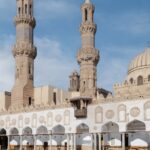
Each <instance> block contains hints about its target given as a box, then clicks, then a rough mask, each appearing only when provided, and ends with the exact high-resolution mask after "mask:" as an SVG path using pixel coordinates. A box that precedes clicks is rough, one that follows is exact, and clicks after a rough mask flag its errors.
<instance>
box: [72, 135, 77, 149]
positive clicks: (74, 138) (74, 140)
mask: <svg viewBox="0 0 150 150" xmlns="http://www.w3.org/2000/svg"><path fill="white" fill-rule="evenodd" d="M73 140H74V142H73V143H74V148H73V150H76V144H77V143H76V134H74V139H73Z"/></svg>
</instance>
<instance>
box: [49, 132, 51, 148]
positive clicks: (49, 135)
mask: <svg viewBox="0 0 150 150" xmlns="http://www.w3.org/2000/svg"><path fill="white" fill-rule="evenodd" d="M49 140H50V150H52V134H50V135H49Z"/></svg>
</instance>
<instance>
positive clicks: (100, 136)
mask: <svg viewBox="0 0 150 150" xmlns="http://www.w3.org/2000/svg"><path fill="white" fill-rule="evenodd" d="M101 139H102V135H101V133H98V141H99V147H98V150H101V149H102V141H101Z"/></svg>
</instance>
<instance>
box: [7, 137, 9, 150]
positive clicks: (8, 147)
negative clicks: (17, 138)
mask: <svg viewBox="0 0 150 150" xmlns="http://www.w3.org/2000/svg"><path fill="white" fill-rule="evenodd" d="M7 137H8V146H7V149H8V150H9V144H10V135H7Z"/></svg>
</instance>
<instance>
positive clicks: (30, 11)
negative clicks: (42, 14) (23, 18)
mask: <svg viewBox="0 0 150 150" xmlns="http://www.w3.org/2000/svg"><path fill="white" fill-rule="evenodd" d="M29 14H30V15H32V5H30V8H29Z"/></svg>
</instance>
